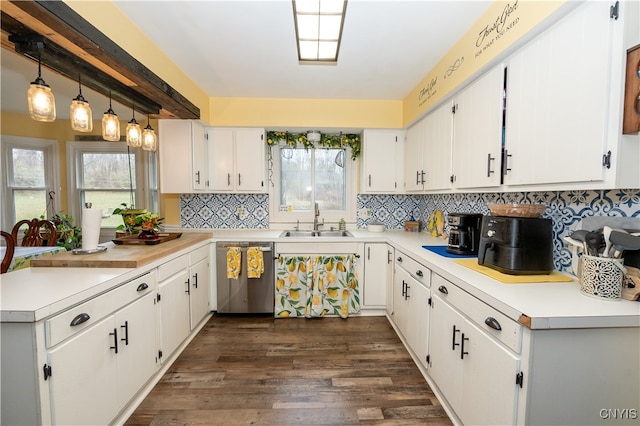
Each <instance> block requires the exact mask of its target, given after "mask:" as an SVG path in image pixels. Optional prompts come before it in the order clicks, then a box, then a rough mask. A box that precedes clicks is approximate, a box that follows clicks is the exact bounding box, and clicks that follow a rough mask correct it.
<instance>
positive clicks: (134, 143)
mask: <svg viewBox="0 0 640 426" xmlns="http://www.w3.org/2000/svg"><path fill="white" fill-rule="evenodd" d="M126 131H127V145H129V146H130V147H133V148H138V147H139V146H140V145H142V138H141V135H142V132H141V129H140V125H139V124H138V122H137V121H136V110H135V107H134V108H133V117H132V118H131V121H129V124H127V130H126Z"/></svg>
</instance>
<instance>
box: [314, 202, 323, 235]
mask: <svg viewBox="0 0 640 426" xmlns="http://www.w3.org/2000/svg"><path fill="white" fill-rule="evenodd" d="M319 216H320V208H319V207H318V203H315V214H314V215H313V230H314V231H317V230H318V227H319V226H324V219H323V220H322V223H318V217H319Z"/></svg>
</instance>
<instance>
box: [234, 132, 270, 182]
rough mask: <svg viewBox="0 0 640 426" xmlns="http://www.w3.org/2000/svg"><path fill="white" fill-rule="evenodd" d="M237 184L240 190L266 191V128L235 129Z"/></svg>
mask: <svg viewBox="0 0 640 426" xmlns="http://www.w3.org/2000/svg"><path fill="white" fill-rule="evenodd" d="M235 164H236V176H235V184H236V190H237V191H238V192H251V193H255V192H265V191H266V190H267V186H266V183H265V169H266V167H265V166H266V158H265V141H264V129H236V130H235Z"/></svg>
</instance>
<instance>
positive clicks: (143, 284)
mask: <svg viewBox="0 0 640 426" xmlns="http://www.w3.org/2000/svg"><path fill="white" fill-rule="evenodd" d="M148 288H149V285H148V284H147V283H142V284H140V285H139V286H138V288H137V289H136V291H143V290H146V289H148Z"/></svg>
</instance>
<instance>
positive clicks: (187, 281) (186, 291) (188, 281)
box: [184, 278, 191, 294]
mask: <svg viewBox="0 0 640 426" xmlns="http://www.w3.org/2000/svg"><path fill="white" fill-rule="evenodd" d="M190 281H191V280H190V279H189V278H187V280H186V281H185V282H184V283H185V284H186V285H187V289H186V290H185V291H184V292H185V293H187V294H191V289H190V288H189V285H191V283H190Z"/></svg>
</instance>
